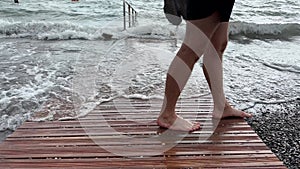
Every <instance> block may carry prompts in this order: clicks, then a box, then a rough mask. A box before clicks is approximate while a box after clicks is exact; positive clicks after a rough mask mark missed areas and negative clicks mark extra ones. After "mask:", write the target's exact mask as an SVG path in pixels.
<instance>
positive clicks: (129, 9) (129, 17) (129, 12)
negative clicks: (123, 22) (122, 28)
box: [127, 4, 131, 28]
mask: <svg viewBox="0 0 300 169" xmlns="http://www.w3.org/2000/svg"><path fill="white" fill-rule="evenodd" d="M127 5H128V23H129V28H130V27H131V6H130V5H129V4H127Z"/></svg>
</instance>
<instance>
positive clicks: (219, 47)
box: [213, 38, 228, 55]
mask: <svg viewBox="0 0 300 169" xmlns="http://www.w3.org/2000/svg"><path fill="white" fill-rule="evenodd" d="M227 44H228V39H227V38H226V39H224V40H223V41H214V42H213V46H214V47H215V49H216V51H217V52H218V54H219V55H223V53H224V51H225V49H226V47H227Z"/></svg>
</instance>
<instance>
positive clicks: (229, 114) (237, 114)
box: [213, 104, 252, 118]
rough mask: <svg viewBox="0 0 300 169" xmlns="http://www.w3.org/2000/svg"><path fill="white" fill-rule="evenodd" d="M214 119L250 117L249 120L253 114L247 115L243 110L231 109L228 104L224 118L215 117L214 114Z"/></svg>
mask: <svg viewBox="0 0 300 169" xmlns="http://www.w3.org/2000/svg"><path fill="white" fill-rule="evenodd" d="M213 117H214V118H226V117H241V118H245V117H248V118H249V117H252V114H249V113H246V112H244V111H241V110H237V109H235V108H233V107H231V106H230V105H229V104H226V106H225V108H224V112H223V114H222V117H220V115H215V114H214V113H213Z"/></svg>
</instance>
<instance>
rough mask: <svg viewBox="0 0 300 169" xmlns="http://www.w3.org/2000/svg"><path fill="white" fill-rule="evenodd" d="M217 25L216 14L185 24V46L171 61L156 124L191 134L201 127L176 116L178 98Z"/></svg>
mask: <svg viewBox="0 0 300 169" xmlns="http://www.w3.org/2000/svg"><path fill="white" fill-rule="evenodd" d="M218 24H219V22H218V18H217V15H216V14H214V15H212V16H210V17H208V18H205V19H201V20H195V21H191V22H190V21H188V22H187V27H186V36H185V40H184V44H183V45H182V46H181V48H180V50H179V52H178V54H177V55H176V57H175V58H174V60H173V61H172V63H171V65H170V67H169V70H168V74H167V79H166V89H165V97H164V101H163V106H162V110H161V114H160V116H159V117H158V120H157V123H158V125H159V126H161V127H164V128H170V129H173V130H183V131H193V130H197V129H199V128H200V124H199V123H192V122H190V121H188V120H185V119H182V118H181V117H179V116H178V115H177V114H176V113H175V106H176V102H177V100H178V97H179V95H180V93H181V91H182V90H183V88H184V86H185V84H186V82H187V80H188V78H189V76H190V74H191V72H192V69H193V67H194V64H195V63H196V61H197V60H198V59H199V57H200V56H201V55H202V54H203V52H204V49H205V48H206V46H207V43H208V42H209V38H208V37H211V35H212V34H213V32H214V31H215V29H216V27H217V25H218Z"/></svg>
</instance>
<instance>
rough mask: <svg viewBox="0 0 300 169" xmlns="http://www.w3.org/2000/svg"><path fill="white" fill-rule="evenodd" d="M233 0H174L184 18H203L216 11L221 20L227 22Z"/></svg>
mask: <svg viewBox="0 0 300 169" xmlns="http://www.w3.org/2000/svg"><path fill="white" fill-rule="evenodd" d="M234 2H235V0H176V3H177V7H178V9H177V10H178V12H179V13H180V15H181V16H182V17H183V18H184V19H185V20H197V19H203V18H206V17H208V16H210V15H212V14H213V13H214V12H218V13H219V16H220V21H221V22H228V21H229V18H230V15H231V12H232V8H233V5H234Z"/></svg>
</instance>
